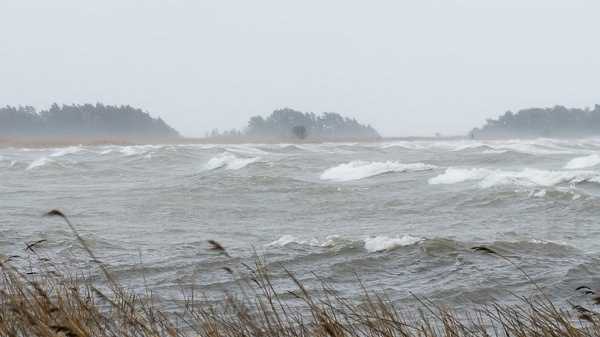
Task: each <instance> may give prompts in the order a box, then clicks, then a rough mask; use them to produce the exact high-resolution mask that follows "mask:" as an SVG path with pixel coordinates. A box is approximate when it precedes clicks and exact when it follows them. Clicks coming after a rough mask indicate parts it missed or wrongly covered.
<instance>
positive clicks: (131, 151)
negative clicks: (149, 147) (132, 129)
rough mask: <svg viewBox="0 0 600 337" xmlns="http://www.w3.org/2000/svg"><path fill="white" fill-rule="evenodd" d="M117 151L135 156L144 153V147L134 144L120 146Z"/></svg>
mask: <svg viewBox="0 0 600 337" xmlns="http://www.w3.org/2000/svg"><path fill="white" fill-rule="evenodd" d="M118 151H119V152H121V153H122V154H124V155H126V156H135V155H138V154H141V153H144V149H141V148H139V147H135V146H123V147H120V148H119V149H118Z"/></svg>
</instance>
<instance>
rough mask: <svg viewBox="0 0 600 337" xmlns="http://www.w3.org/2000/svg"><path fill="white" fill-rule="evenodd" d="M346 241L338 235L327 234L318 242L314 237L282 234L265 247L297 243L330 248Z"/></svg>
mask: <svg viewBox="0 0 600 337" xmlns="http://www.w3.org/2000/svg"><path fill="white" fill-rule="evenodd" d="M347 242H348V240H346V239H344V238H343V237H341V236H340V235H328V236H327V237H326V238H325V240H324V241H323V242H319V240H317V239H314V238H313V239H310V240H305V239H299V238H297V237H295V236H292V235H284V236H282V237H281V238H279V239H277V240H275V241H273V242H271V243H268V244H266V245H265V246H267V247H272V246H279V247H285V246H287V245H290V244H297V245H308V246H314V247H325V248H331V247H335V246H337V245H340V244H343V243H347Z"/></svg>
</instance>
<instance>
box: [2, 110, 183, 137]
mask: <svg viewBox="0 0 600 337" xmlns="http://www.w3.org/2000/svg"><path fill="white" fill-rule="evenodd" d="M108 137H110V138H173V137H179V133H178V132H177V131H176V130H175V129H173V128H172V127H170V126H169V125H167V124H166V123H165V122H164V121H163V120H162V119H160V118H152V117H151V116H150V115H149V114H148V113H147V112H143V111H142V110H140V109H135V108H132V107H131V106H129V105H125V106H123V105H122V106H113V105H104V104H101V103H97V104H96V105H92V104H84V105H63V106H59V105H58V104H56V103H54V104H53V105H52V106H51V107H50V109H48V110H42V111H40V112H37V111H36V110H35V109H34V108H33V107H31V106H25V107H22V106H19V107H11V106H6V107H4V108H0V138H108Z"/></svg>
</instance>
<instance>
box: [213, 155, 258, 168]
mask: <svg viewBox="0 0 600 337" xmlns="http://www.w3.org/2000/svg"><path fill="white" fill-rule="evenodd" d="M258 160H260V158H259V157H254V158H240V157H237V156H235V155H233V154H231V153H227V152H226V153H223V154H221V155H219V156H215V157H212V158H211V159H210V160H209V161H208V163H206V165H204V170H206V171H211V170H216V169H219V168H224V169H226V170H239V169H241V168H244V167H246V166H248V165H250V164H252V163H255V162H257V161H258Z"/></svg>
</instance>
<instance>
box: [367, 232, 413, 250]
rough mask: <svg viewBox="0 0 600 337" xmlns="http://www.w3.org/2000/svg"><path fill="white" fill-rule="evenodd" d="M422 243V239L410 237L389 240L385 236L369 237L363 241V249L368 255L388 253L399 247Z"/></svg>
mask: <svg viewBox="0 0 600 337" xmlns="http://www.w3.org/2000/svg"><path fill="white" fill-rule="evenodd" d="M421 241H423V239H422V238H417V237H414V236H410V235H404V236H402V237H400V238H399V237H395V238H390V237H387V236H376V237H369V238H366V239H365V240H364V242H365V249H366V250H367V251H368V252H369V253H375V252H382V251H389V250H393V249H396V248H399V247H404V246H411V245H414V244H417V243H419V242H421Z"/></svg>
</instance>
